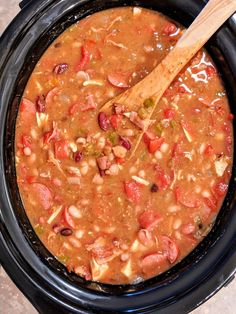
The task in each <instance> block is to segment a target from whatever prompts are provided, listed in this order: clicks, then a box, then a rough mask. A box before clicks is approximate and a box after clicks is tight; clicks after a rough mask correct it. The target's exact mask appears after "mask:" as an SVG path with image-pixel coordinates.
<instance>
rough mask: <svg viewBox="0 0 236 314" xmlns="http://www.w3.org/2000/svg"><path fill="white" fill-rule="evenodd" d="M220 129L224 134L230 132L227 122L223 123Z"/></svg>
mask: <svg viewBox="0 0 236 314" xmlns="http://www.w3.org/2000/svg"><path fill="white" fill-rule="evenodd" d="M222 130H223V131H224V132H225V133H226V134H230V133H231V127H230V125H229V124H227V123H224V125H223V126H222Z"/></svg>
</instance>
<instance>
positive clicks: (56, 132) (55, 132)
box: [43, 122, 59, 144]
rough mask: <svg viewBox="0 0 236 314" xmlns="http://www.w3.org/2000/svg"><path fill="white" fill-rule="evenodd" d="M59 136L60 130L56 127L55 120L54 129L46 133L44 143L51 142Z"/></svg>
mask: <svg viewBox="0 0 236 314" xmlns="http://www.w3.org/2000/svg"><path fill="white" fill-rule="evenodd" d="M58 136H59V130H58V129H57V127H56V124H55V122H53V129H52V130H51V131H49V132H46V133H44V135H43V142H44V144H49V143H50V141H51V140H53V139H56V138H57V137H58Z"/></svg>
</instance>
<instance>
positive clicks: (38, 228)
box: [34, 224, 44, 236]
mask: <svg viewBox="0 0 236 314" xmlns="http://www.w3.org/2000/svg"><path fill="white" fill-rule="evenodd" d="M34 231H35V232H36V234H37V235H38V236H40V235H42V234H43V233H44V227H43V226H41V225H39V224H38V225H36V226H35V227H34Z"/></svg>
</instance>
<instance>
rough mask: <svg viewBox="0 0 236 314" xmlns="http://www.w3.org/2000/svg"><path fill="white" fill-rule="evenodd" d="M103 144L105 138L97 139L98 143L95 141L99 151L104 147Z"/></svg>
mask: <svg viewBox="0 0 236 314" xmlns="http://www.w3.org/2000/svg"><path fill="white" fill-rule="evenodd" d="M105 144H106V139H105V137H103V136H101V137H99V139H98V141H97V147H98V148H99V149H103V148H104V147H105Z"/></svg>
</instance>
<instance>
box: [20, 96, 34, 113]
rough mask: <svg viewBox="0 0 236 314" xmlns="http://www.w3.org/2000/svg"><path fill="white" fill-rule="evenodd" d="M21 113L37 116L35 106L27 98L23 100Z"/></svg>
mask: <svg viewBox="0 0 236 314" xmlns="http://www.w3.org/2000/svg"><path fill="white" fill-rule="evenodd" d="M20 111H21V112H25V113H29V114H35V113H36V107H35V104H34V103H33V102H32V101H30V100H28V99H26V98H22V101H21V104H20Z"/></svg>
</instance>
